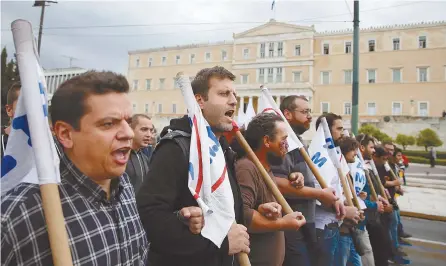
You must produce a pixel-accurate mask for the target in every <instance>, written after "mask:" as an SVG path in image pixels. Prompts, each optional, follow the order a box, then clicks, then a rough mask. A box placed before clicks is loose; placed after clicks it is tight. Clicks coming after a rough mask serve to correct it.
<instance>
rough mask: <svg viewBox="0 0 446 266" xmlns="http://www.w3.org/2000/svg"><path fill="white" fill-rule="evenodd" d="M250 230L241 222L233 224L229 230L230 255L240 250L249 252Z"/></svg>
mask: <svg viewBox="0 0 446 266" xmlns="http://www.w3.org/2000/svg"><path fill="white" fill-rule="evenodd" d="M247 231H248V230H247V229H246V227H244V226H243V225H241V224H232V225H231V228H230V229H229V232H228V243H229V252H228V254H229V255H234V254H238V253H240V252H244V253H247V254H248V253H249V252H250V251H251V250H250V249H249V235H248V232H247Z"/></svg>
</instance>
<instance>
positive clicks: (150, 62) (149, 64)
mask: <svg viewBox="0 0 446 266" xmlns="http://www.w3.org/2000/svg"><path fill="white" fill-rule="evenodd" d="M152 62H153V60H152V57H150V58H149V63H148V66H149V67H151V66H152Z"/></svg>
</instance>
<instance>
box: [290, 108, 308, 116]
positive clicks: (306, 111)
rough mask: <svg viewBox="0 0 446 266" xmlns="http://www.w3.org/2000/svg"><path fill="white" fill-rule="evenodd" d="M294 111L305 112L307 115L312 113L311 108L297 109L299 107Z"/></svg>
mask: <svg viewBox="0 0 446 266" xmlns="http://www.w3.org/2000/svg"><path fill="white" fill-rule="evenodd" d="M294 111H297V112H299V113H301V114H303V115H306V116H309V115H311V109H305V110H297V109H294Z"/></svg>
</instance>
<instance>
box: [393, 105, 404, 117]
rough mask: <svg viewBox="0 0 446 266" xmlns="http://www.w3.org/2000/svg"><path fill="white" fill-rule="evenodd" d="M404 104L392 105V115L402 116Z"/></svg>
mask: <svg viewBox="0 0 446 266" xmlns="http://www.w3.org/2000/svg"><path fill="white" fill-rule="evenodd" d="M402 105H403V104H402V103H400V102H393V103H392V115H401V114H402V113H403V108H402Z"/></svg>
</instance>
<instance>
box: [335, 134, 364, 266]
mask: <svg viewBox="0 0 446 266" xmlns="http://www.w3.org/2000/svg"><path fill="white" fill-rule="evenodd" d="M337 144H338V146H339V148H340V149H341V152H342V155H344V158H345V160H346V162H347V163H354V162H355V158H356V156H357V150H358V147H359V143H358V142H357V141H356V139H355V138H352V137H347V136H344V137H342V138H340V139H339V140H338V141H337ZM347 178H350V177H347ZM346 208H354V209H356V207H355V206H347V207H346ZM355 211H356V210H355ZM355 218H358V220H354V223H356V224H357V223H358V222H359V216H358V217H355ZM344 221H345V220H344ZM348 226H349V225H346V227H348ZM347 229H348V228H347ZM345 231H346V232H345V233H344V232H343V230H341V233H340V237H339V244H338V247H337V249H336V253H335V261H334V265H336V266H346V265H347V263H349V264H351V265H353V266H362V261H361V256H359V254H358V252H357V251H356V249H355V245H354V244H353V243H354V242H353V238H352V235H351V234H350V233H349V232H348V231H347V230H345ZM360 234H361V233H360ZM361 235H364V234H361ZM360 241H361V242H367V241H368V243H361V244H363V245H365V246H369V247H370V240H369V238H368V237H367V238H366V237H361V238H360ZM368 251H369V254H368V256H370V255H371V256H372V258H373V252H371V251H372V250H371V247H370V249H369V250H368Z"/></svg>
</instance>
